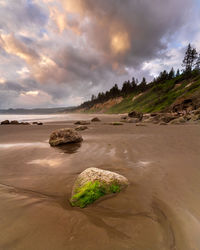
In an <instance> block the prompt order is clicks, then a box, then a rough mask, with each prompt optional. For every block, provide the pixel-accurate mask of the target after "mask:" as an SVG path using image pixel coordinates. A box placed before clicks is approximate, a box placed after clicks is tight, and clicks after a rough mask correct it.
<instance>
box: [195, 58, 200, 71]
mask: <svg viewBox="0 0 200 250" xmlns="http://www.w3.org/2000/svg"><path fill="white" fill-rule="evenodd" d="M195 69H197V70H198V71H200V54H199V56H198V58H197V61H196V64H195Z"/></svg>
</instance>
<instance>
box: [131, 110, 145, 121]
mask: <svg viewBox="0 0 200 250" xmlns="http://www.w3.org/2000/svg"><path fill="white" fill-rule="evenodd" d="M128 116H129V117H131V118H137V119H139V121H141V120H142V118H143V113H140V112H136V111H132V112H130V113H129V114H128Z"/></svg>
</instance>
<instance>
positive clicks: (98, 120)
mask: <svg viewBox="0 0 200 250" xmlns="http://www.w3.org/2000/svg"><path fill="white" fill-rule="evenodd" d="M100 121H101V120H100V119H99V118H98V117H94V118H92V120H91V122H100Z"/></svg>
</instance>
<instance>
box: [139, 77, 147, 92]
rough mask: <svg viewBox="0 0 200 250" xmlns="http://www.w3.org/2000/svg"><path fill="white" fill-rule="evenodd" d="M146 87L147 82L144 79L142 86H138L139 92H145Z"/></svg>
mask: <svg viewBox="0 0 200 250" xmlns="http://www.w3.org/2000/svg"><path fill="white" fill-rule="evenodd" d="M146 86H147V81H146V78H145V77H143V78H142V81H141V83H140V85H139V86H138V87H139V90H140V91H142V92H143V91H145V90H146Z"/></svg>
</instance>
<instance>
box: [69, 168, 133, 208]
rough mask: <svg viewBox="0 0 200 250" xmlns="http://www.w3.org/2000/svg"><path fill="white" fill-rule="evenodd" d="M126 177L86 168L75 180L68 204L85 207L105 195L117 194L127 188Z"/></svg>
mask: <svg viewBox="0 0 200 250" xmlns="http://www.w3.org/2000/svg"><path fill="white" fill-rule="evenodd" d="M128 184H129V182H128V180H127V178H126V177H124V176H122V175H119V174H117V173H114V172H111V171H107V170H102V169H98V168H88V169H86V170H85V171H83V172H82V173H81V174H80V175H79V176H78V177H77V179H76V181H75V183H74V187H73V190H72V197H71V199H70V203H71V205H72V206H76V207H81V208H83V207H86V206H87V205H89V204H91V203H93V202H94V201H95V200H97V199H99V198H100V197H102V196H104V195H106V194H112V193H118V192H120V191H121V190H123V189H125V188H126V187H127V186H128Z"/></svg>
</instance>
